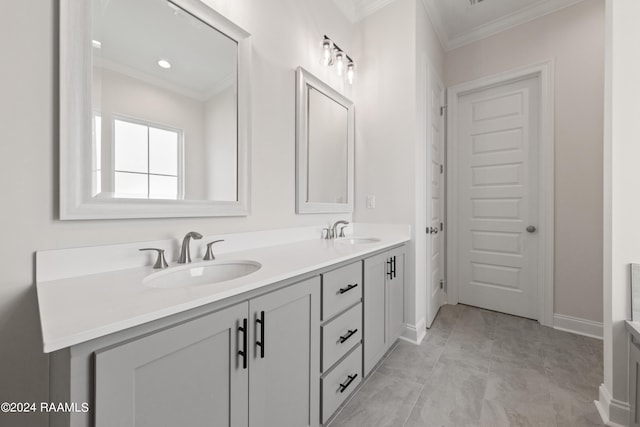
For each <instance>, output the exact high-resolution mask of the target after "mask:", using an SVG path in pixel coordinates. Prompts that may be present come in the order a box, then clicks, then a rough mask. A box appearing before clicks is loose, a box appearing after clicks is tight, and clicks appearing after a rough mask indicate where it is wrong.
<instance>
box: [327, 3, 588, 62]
mask: <svg viewBox="0 0 640 427" xmlns="http://www.w3.org/2000/svg"><path fill="white" fill-rule="evenodd" d="M333 1H334V2H335V3H336V5H337V6H338V7H339V8H340V10H341V11H342V12H343V13H344V14H345V15H346V16H347V17H348V18H349V19H350V20H351V21H352V22H357V21H359V20H361V19H362V18H364V17H365V16H367V15H369V14H371V13H373V12H375V11H377V10H378V9H381V8H383V7H384V6H386V5H387V4H389V3H391V2H393V1H394V0H333ZM471 1H472V0H422V2H423V3H424V6H425V8H426V9H427V12H428V13H429V17H430V18H431V22H432V23H433V26H434V29H435V30H436V33H437V34H438V38H439V39H440V43H441V44H442V47H443V48H444V49H445V50H451V49H455V48H457V47H460V46H464V45H466V44H469V43H472V42H474V41H477V40H480V39H483V38H485V37H488V36H491V35H493V34H496V33H499V32H500V31H504V30H507V29H509V28H512V27H515V26H516V25H520V24H523V23H525V22H528V21H531V20H533V19H536V18H539V17H540V16H543V15H546V14H549V13H552V12H555V11H557V10H559V9H562V8H565V7H567V6H571V5H573V4H576V3H579V2H580V1H582V0H473V2H474V3H476V4H474V5H471V4H470V3H471Z"/></svg>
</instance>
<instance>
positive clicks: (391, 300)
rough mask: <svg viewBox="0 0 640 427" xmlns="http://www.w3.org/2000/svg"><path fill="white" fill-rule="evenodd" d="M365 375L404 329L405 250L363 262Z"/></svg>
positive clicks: (401, 248) (402, 248)
mask: <svg viewBox="0 0 640 427" xmlns="http://www.w3.org/2000/svg"><path fill="white" fill-rule="evenodd" d="M363 299H364V340H363V342H364V374H365V376H366V375H369V373H371V371H372V370H373V368H374V367H375V366H376V364H377V363H378V362H379V361H380V359H381V358H382V357H383V356H384V354H385V353H386V352H387V350H388V349H389V348H390V347H391V345H392V344H393V343H394V342H395V341H396V339H398V337H399V336H400V334H401V333H402V329H403V327H404V246H402V247H400V248H396V249H392V250H390V251H388V252H384V253H382V254H379V255H376V256H373V257H371V258H367V259H365V260H364V296H363Z"/></svg>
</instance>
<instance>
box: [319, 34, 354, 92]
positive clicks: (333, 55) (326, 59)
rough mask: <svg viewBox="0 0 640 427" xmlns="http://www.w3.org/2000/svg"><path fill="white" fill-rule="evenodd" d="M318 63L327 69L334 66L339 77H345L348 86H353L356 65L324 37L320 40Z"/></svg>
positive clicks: (331, 41)
mask: <svg viewBox="0 0 640 427" xmlns="http://www.w3.org/2000/svg"><path fill="white" fill-rule="evenodd" d="M320 62H321V63H322V64H323V65H326V66H327V67H331V66H332V65H335V66H336V72H337V73H338V75H339V76H345V78H346V79H347V82H348V83H349V84H353V80H354V78H355V74H356V63H355V62H353V59H351V57H350V56H349V55H348V54H347V53H346V52H345V51H344V50H342V49H340V47H339V46H338V45H337V44H335V43H334V42H333V40H331V39H330V38H329V37H327V36H326V35H325V36H324V39H323V40H322V53H321V60H320Z"/></svg>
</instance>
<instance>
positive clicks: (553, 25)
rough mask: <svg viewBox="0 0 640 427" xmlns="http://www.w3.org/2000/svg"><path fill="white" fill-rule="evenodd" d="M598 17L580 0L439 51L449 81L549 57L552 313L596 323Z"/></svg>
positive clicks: (594, 2) (597, 3)
mask: <svg viewBox="0 0 640 427" xmlns="http://www.w3.org/2000/svg"><path fill="white" fill-rule="evenodd" d="M604 18H605V17H604V2H602V1H601V0H585V1H583V2H580V3H578V4H577V5H574V6H571V7H568V8H565V9H562V10H560V11H558V12H556V13H552V14H549V15H546V16H544V17H542V18H540V19H537V20H535V21H531V22H528V23H526V24H523V25H520V26H518V27H515V28H512V29H510V30H508V31H505V32H502V33H500V34H497V35H495V36H492V37H489V38H486V39H484V40H480V41H478V42H476V43H472V44H470V45H467V46H464V47H461V48H458V49H455V50H452V51H450V52H447V54H446V56H445V58H446V59H445V77H444V79H445V84H446V85H447V86H452V85H455V84H458V83H462V82H466V81H469V80H473V79H477V78H479V77H483V76H488V75H491V74H495V73H499V72H503V71H506V70H509V69H513V68H517V67H523V66H526V65H530V64H535V63H540V62H543V61H546V60H548V59H553V60H554V63H555V64H554V65H555V76H554V77H555V144H556V147H555V162H556V163H555V233H556V235H555V254H554V256H555V275H554V280H555V296H554V303H555V307H554V312H555V313H558V314H563V315H567V316H573V317H577V318H580V319H587V320H591V321H596V322H602V146H603V145H602V144H603V143H602V138H603V122H604V22H605V19H604ZM577 296H578V298H576V297H577Z"/></svg>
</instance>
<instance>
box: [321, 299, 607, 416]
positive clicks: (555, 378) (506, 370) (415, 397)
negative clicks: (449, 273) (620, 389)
mask: <svg viewBox="0 0 640 427" xmlns="http://www.w3.org/2000/svg"><path fill="white" fill-rule="evenodd" d="M602 381H603V379H602V342H601V341H599V340H596V339H592V338H587V337H582V336H579V335H574V334H570V333H566V332H560V331H556V330H554V329H551V328H547V327H543V326H540V324H538V322H535V321H533V320H528V319H523V318H520V317H514V316H509V315H506V314H501V313H496V312H492V311H486V310H482V309H478V308H474V307H469V306H464V305H460V304H459V305H456V306H449V305H447V306H444V307H442V308H441V309H440V312H439V313H438V316H437V318H436V320H435V322H434V324H433V326H432V328H431V329H429V330H428V332H427V337H426V338H425V340H424V341H423V342H422V344H421V345H419V346H416V345H413V344H410V343H407V342H404V341H399V343H398V345H397V346H396V348H395V349H394V350H393V351H392V352H391V353H390V354H389V355H388V357H387V358H386V359H385V360H384V362H383V363H382V364H381V365H380V366H379V367H378V369H377V370H376V371H375V372H374V373H373V374H372V375H371V376H370V377H369V378H368V380H367V381H366V383H365V384H364V385H363V386H362V388H361V389H360V391H359V392H358V393H357V394H356V395H355V396H354V397H353V398H352V400H351V401H350V402H349V403H348V404H347V405H346V406H345V407H344V409H343V410H342V411H341V412H340V414H339V415H338V416H337V417H336V418H335V420H334V421H333V422H332V423H331V427H343V426H353V427H372V426H394V427H395V426H406V427H417V426H420V427H432V426H433V427H439V426H483V427H484V426H487V427H489V426H491V427H502V426H505V427H511V426H554V427H565V426H575V427H588V426H602V425H603V424H602V422H601V419H600V416H599V415H598V412H597V410H596V408H595V405H594V404H593V401H594V400H596V399H597V398H598V387H599V386H600V384H601V383H602Z"/></svg>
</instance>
